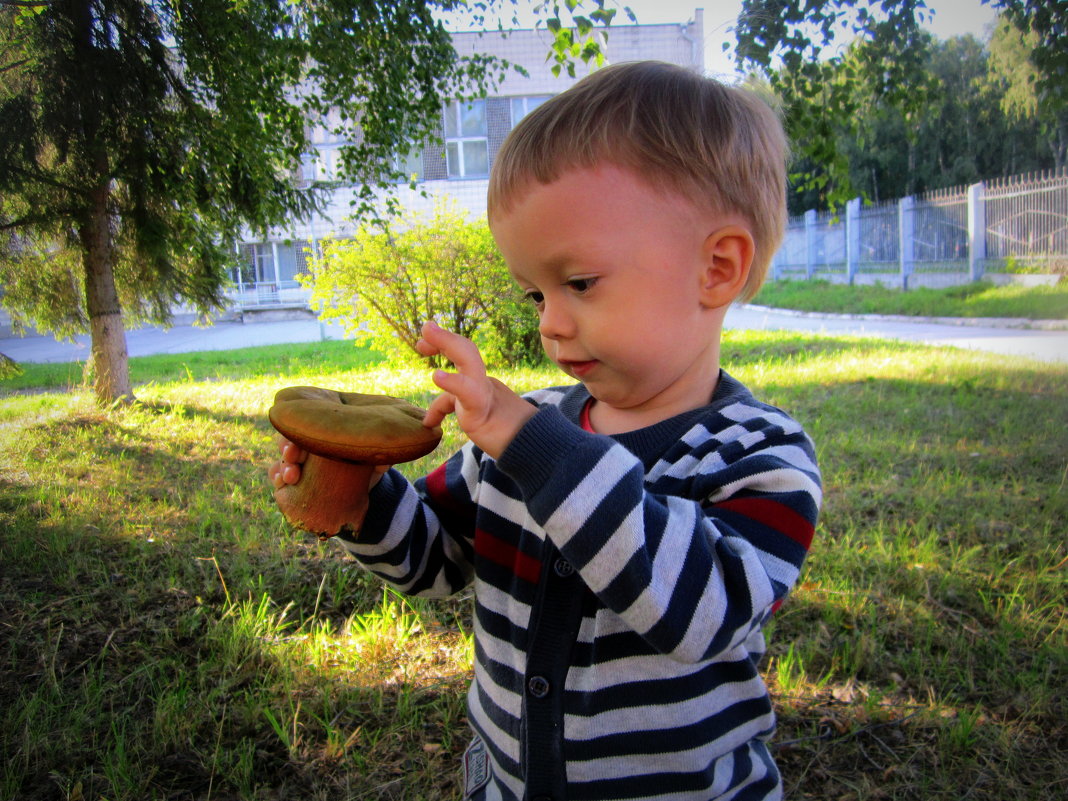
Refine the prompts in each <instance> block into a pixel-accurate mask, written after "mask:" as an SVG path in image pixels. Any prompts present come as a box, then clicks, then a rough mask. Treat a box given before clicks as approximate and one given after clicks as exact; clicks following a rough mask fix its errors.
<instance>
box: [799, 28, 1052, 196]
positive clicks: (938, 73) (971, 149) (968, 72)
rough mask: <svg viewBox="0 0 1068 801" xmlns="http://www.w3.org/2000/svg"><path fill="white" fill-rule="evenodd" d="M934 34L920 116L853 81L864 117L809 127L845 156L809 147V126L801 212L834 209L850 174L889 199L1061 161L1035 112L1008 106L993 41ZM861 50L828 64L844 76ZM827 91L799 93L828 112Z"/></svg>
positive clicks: (860, 191) (862, 187) (857, 185)
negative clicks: (823, 159)
mask: <svg viewBox="0 0 1068 801" xmlns="http://www.w3.org/2000/svg"><path fill="white" fill-rule="evenodd" d="M1013 30H1015V29H1013ZM925 36H927V39H928V42H927V45H926V50H925V55H924V62H923V65H922V68H923V71H924V73H925V74H926V75H927V76H928V81H929V83H930V89H929V90H928V105H927V107H926V108H925V109H924V111H923V113H922V114H920V115H918V116H917V117H915V118H910V117H909V116H908V115H906V114H905V113H904V112H903V111H902V110H901V109H900V108H898V107H895V106H893V105H891V104H888V103H887V102H885V101H884V99H883V98H881V97H879V96H878V95H877V94H875V93H874V92H873V91H872V89H871V87H870V86H868V85H867V84H865V83H863V82H858V83H856V84H851V85H850V88H849V91H850V92H851V102H852V103H853V104H854V105H855V107H856V111H855V113H854V116H853V117H852V118H851V119H849V120H841V119H831V118H830V117H828V118H827V119H826V127H825V129H821V130H820V131H818V132H816V133H814V134H813V133H811V132H810V133H809V134H808V135H810V136H811V135H814V136H816V137H817V138H819V137H828V138H829V139H830V145H831V146H833V148H834V152H835V154H836V155H835V158H838V159H841V160H842V164H840V165H837V166H834V165H832V168H830V169H828V168H827V165H826V164H825V163H819V162H816V161H813V160H812V159H811V157H809V156H806V155H805V154H807V153H809V152H810V151H811V150H812V143H811V142H810V141H809V140H808V139H806V138H804V135H801V134H799V135H798V137H799V138H798V139H797V140H796V141H795V146H796V148H797V150H798V151H799V156H798V158H797V159H796V160H795V163H794V165H793V169H794V170H795V171H796V172H797V173H800V174H803V175H807V176H809V178H808V179H806V180H802V181H799V182H797V183H796V184H795V191H794V192H793V193H792V194H791V197H790V198H789V201H790V207H791V210H792V211H793V212H794V213H800V212H802V211H804V210H807V209H810V208H826V207H827V205H828V200H829V195H830V192H831V190H833V189H834V188H835V187H837V186H838V184H837V183H835V181H836V180H837V181H841V180H842V176H843V175H844V177H845V178H846V179H847V180H848V185H849V186H850V187H851V189H852V191H853V192H855V193H856V194H857V195H859V196H862V197H864V198H866V199H868V200H871V201H873V202H879V201H882V200H886V199H890V198H897V197H904V196H907V195H913V194H916V193H919V192H925V191H929V190H933V189H940V188H943V187H950V186H961V185H965V184H970V183H974V182H976V181H980V180H984V179H988V178H993V177H996V176H999V175H1014V174H1018V173H1021V172H1026V171H1029V170H1037V169H1043V168H1046V167H1049V166H1050V165H1051V163H1052V161H1051V160H1052V154H1051V152H1050V151H1049V148H1048V146H1047V139H1046V138H1045V137H1043V135H1042V134H1041V133H1040V130H1039V125H1038V124H1037V122H1036V121H1035V120H1034V118H1033V117H1029V116H1021V115H1018V114H1013V113H1009V112H1008V111H1007V109H1006V107H1005V104H1006V96H1007V88H1006V84H1005V82H1004V81H1003V80H1002V79H1001V77H1000V76H999V73H998V71H997V70H996V68H995V67H994V63H993V62H994V54H993V44H992V45H991V47H990V49H989V50H988V48H987V47H985V46H984V45H983V44H982V43H981V42H979V41H978V40H977V39H975V38H974V37H971V36H962V37H955V38H952V39H948V40H946V41H935V40H934V39H933V38H932V37H930V36H928V35H926V34H925ZM855 51H856V48H849V49H848V50H847V51H846V52H845V54H844V55H843V58H842V62H841V64H840V65H838V66H832V65H828V64H825V65H824V69H825V71H826V72H827V73H828V74H829V78H828V80H831V81H834V80H841V76H842V75H843V74H844V73H845V72H846V71H847V68H848V66H849V65H850V64H851V62H852V60H853V59H854V58H855V57H856V52H855ZM1024 59H1025V61H1026V55H1025V56H1024ZM822 98H823V94H820V95H817V96H816V97H815V98H813V99H812V100H811V101H804V100H798V101H796V102H797V104H798V105H801V106H806V107H811V111H812V113H821V109H822ZM910 131H911V132H913V133H914V134H915V135H914V136H910V135H909V132H910ZM836 171H837V173H838V175H839V177H838V178H837V179H834V178H832V177H831V176H832V175H833V174H835V172H836ZM814 176H824V177H825V178H826V183H824V184H820V185H819V186H816V183H817V182H816V181H815V180H814Z"/></svg>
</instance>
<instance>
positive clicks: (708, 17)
mask: <svg viewBox="0 0 1068 801" xmlns="http://www.w3.org/2000/svg"><path fill="white" fill-rule="evenodd" d="M860 1H861V2H863V1H864V0H860ZM528 2H529V6H528V7H529V8H532V7H534V6H535V5H537V2H535V0H528ZM523 4H524V0H516V6H517V7H519V8H520V11H519V17H520V20H519V21H520V25H521V26H522V27H533V26H534V19H535V18H534V17H533V16H532V15H531V14H529V13H524V11H523V9H522V6H523ZM617 4H618V5H620V6H624V5H625V6H628V7H630V9H631V10H632V11H633V12H634V14H635V16H636V17H637V18H638V22H639V23H640V24H644V25H655V24H663V23H681V22H688V21H690V20H692V19H693V16H694V9H696V8H703V9H704V12H705V15H704V17H705V19H704V31H705V72H706V73H707V74H709V75H714V76H717V77H721V78H730V77H731V76H732V75H733V74H734V63H733V61H732V60H731V57H730V55H729V54H727V53H724V52H723V43H724V42H728V43H730V44H732V45H733V42H734V39H733V35H732V33H731V28H733V26H734V23H735V21H736V20H737V19H738V11H739V9H740V8H741V5H742V3H741V0H617ZM607 5H609V7H611V5H612V4H611V2H609V3H607ZM871 5H876V3H871ZM926 5H927V7H928V9H929V10H930V11H932V12H933V14H931V19H930V20H929V21H928V23H927V26H926V27H927V28H928V29H929V30H930V31H931V32H932V33H934V34H935V36H937V37H939V38H941V39H947V38H949V37H951V36H956V35H960V34H965V33H970V34H972V35H974V36H975V37H977V38H979V39H985V38H986V29H987V27H988V26H989V25H991V24H992V22H993V20H994V16H995V13H994V11H993V9H991V8H989V7H988V6H985V5H983V4H982V3H981V2H980V0H926ZM501 7H502V8H507V9H509V10H510V9H511V4H510V3H507V2H505V3H501ZM509 16H510V14H509ZM627 23H628V20H627V19H626V17H625V16H624V15H623V14H622V13H619V14H617V16H616V19H615V21H614V22H613V24H614V25H618V24H627ZM505 24H506V27H511V22H510V20H506V23H505Z"/></svg>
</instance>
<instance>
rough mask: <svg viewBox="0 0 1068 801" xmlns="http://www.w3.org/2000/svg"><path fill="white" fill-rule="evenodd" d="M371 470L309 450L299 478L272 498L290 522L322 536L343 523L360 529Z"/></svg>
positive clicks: (365, 506) (366, 503)
mask: <svg viewBox="0 0 1068 801" xmlns="http://www.w3.org/2000/svg"><path fill="white" fill-rule="evenodd" d="M374 469H375V468H374V466H373V465H366V464H355V463H354V462H346V461H342V460H340V459H330V458H327V457H325V456H318V455H316V454H314V453H309V454H308V458H307V459H306V460H305V462H304V465H303V466H302V468H301V474H300V481H298V482H297V483H296V484H289V485H286V486H284V487H282V488H281V489H278V490H276V491H275V499H276V500H277V501H278V504H279V507H280V508H281V509H282V511H283V513H284V514H285V517H286V519H287V520H288V521H289V522H290V523H292V524H293V525H295V526H297V527H298V528H302V529H305V530H306V531H310V532H312V533H313V534H318V535H319V536H320V537H321V538H324V539H325V538H326V537H332V536H334V535H335V534H337V533H338V532H339V531H340V530H341V528H342V526H349V527H350V528H352V529H359V527H360V525H361V524H362V523H363V517H364V515H365V514H366V513H367V505H368V500H367V492H368V485H369V483H370V479H371V475H372V473H373V472H374Z"/></svg>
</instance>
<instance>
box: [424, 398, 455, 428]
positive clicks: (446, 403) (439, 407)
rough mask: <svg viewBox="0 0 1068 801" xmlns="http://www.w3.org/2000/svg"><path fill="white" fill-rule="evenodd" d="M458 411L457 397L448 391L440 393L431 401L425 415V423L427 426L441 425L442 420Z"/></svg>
mask: <svg viewBox="0 0 1068 801" xmlns="http://www.w3.org/2000/svg"><path fill="white" fill-rule="evenodd" d="M455 411H456V397H455V396H454V395H450V394H448V393H446V394H444V395H438V396H437V397H436V398H434V400H433V401H432V402H431V404H430V406H429V407H428V408H427V410H426V414H425V415H423V425H425V426H426V427H427V428H433V427H434V426H439V425H441V421H442V420H444V419H445V418H446V417H448V416H449V415H450V414H452V413H453V412H455Z"/></svg>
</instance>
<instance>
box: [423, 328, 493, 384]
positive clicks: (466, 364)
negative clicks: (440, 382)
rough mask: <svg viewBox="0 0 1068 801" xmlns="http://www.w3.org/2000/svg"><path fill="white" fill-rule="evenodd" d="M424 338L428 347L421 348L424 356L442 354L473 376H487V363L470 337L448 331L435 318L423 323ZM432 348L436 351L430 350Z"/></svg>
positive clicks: (459, 369) (465, 372)
mask: <svg viewBox="0 0 1068 801" xmlns="http://www.w3.org/2000/svg"><path fill="white" fill-rule="evenodd" d="M422 333H423V340H422V341H424V342H425V343H426V345H427V346H429V347H428V348H427V349H422V348H421V349H420V351H419V352H420V353H422V354H423V355H424V356H431V355H435V353H436V354H440V355H442V356H444V357H445V358H446V359H448V360H449V361H450V362H452V363H453V364H454V365H456V369H457V370H458V371H459V372H460V373H462V374H464V375H466V376H469V377H471V378H485V376H486V364H485V362H483V361H482V354H481V353H480V352H479V350H478V346H477V345H475V343H474V342H472V341H471V340H470V339H467V338H466V337H462V336H460V335H459V334H454V333H452V332H451V331H446V330H445V329H444V328H442V327H441V326H439V325H438V324H437V323H435V322H434V321H433V320H430V321H428V322H426V323H423V331H422ZM430 348H432V349H433V350H434V353H431V352H429V349H430Z"/></svg>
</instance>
